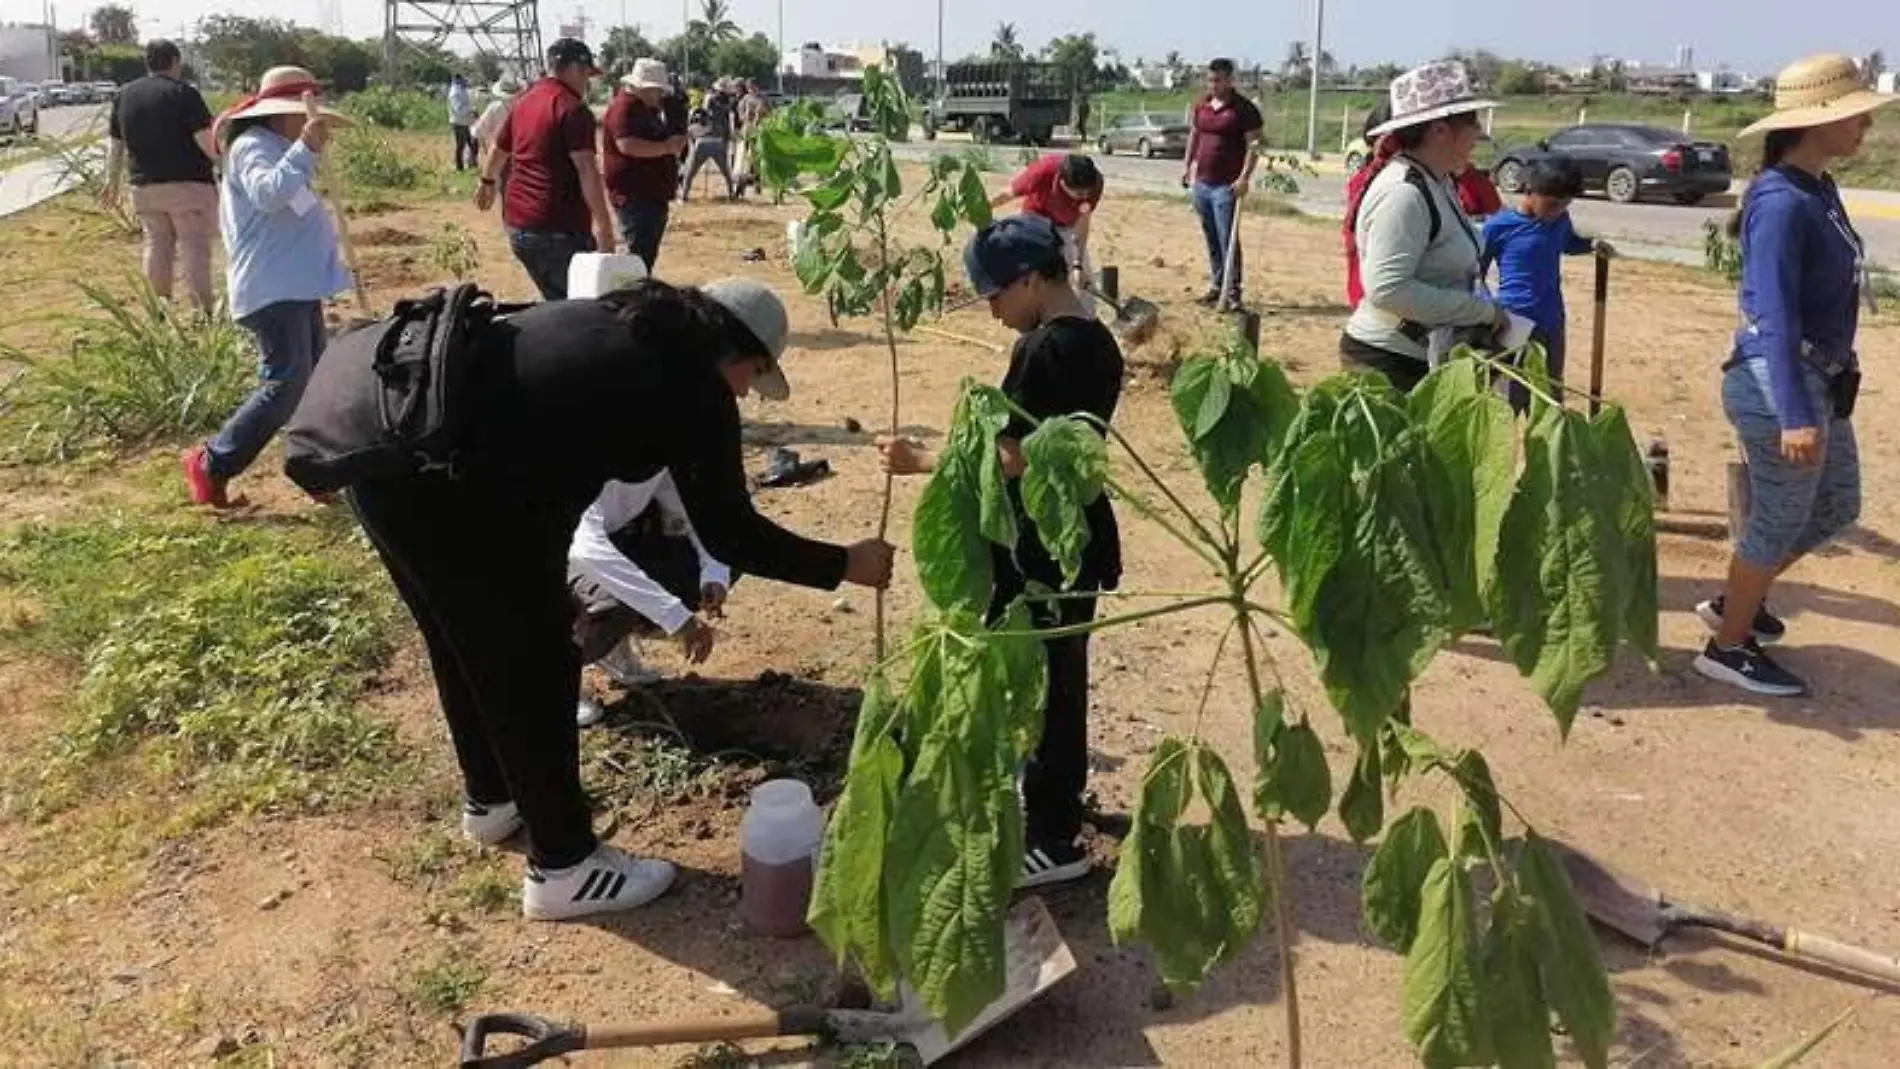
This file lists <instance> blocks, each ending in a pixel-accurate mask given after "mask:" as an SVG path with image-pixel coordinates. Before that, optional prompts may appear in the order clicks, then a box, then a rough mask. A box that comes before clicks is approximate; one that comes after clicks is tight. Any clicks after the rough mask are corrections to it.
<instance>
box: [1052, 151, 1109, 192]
mask: <svg viewBox="0 0 1900 1069" xmlns="http://www.w3.org/2000/svg"><path fill="white" fill-rule="evenodd" d="M1061 177H1062V181H1063V182H1065V183H1067V184H1068V185H1069V186H1071V187H1073V188H1075V189H1094V188H1095V187H1097V186H1099V185H1101V184H1102V172H1101V169H1100V168H1098V167H1096V166H1095V157H1093V156H1084V155H1083V154H1082V153H1080V152H1072V153H1070V154H1069V155H1067V156H1064V157H1063V158H1062V171H1061Z"/></svg>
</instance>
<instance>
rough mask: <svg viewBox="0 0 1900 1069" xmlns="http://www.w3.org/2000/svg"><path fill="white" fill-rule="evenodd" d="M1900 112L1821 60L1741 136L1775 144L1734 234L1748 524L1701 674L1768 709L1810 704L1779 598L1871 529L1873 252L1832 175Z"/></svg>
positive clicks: (1707, 617)
mask: <svg viewBox="0 0 1900 1069" xmlns="http://www.w3.org/2000/svg"><path fill="white" fill-rule="evenodd" d="M1895 99H1896V98H1894V97H1891V96H1885V95H1882V94H1879V93H1873V92H1869V91H1868V90H1867V89H1866V88H1864V86H1863V84H1862V82H1861V78H1860V73H1859V70H1858V69H1857V67H1856V66H1855V63H1854V61H1853V60H1851V59H1848V58H1847V57H1846V56H1812V57H1809V58H1808V59H1804V60H1802V61H1801V62H1799V63H1796V64H1794V65H1793V66H1791V67H1789V68H1788V69H1786V70H1784V71H1782V72H1781V76H1780V78H1778V79H1777V80H1776V83H1775V111H1774V113H1773V114H1771V115H1770V116H1768V118H1766V119H1763V120H1762V121H1760V122H1758V123H1756V124H1755V125H1754V126H1751V127H1749V128H1748V129H1747V130H1744V131H1742V136H1744V137H1747V136H1749V135H1751V134H1755V133H1761V132H1766V133H1767V135H1768V137H1767V142H1766V144H1765V145H1764V146H1763V149H1762V169H1761V172H1760V173H1759V174H1758V175H1756V177H1755V180H1754V181H1753V182H1752V183H1750V184H1749V187H1748V192H1747V193H1746V194H1745V195H1744V197H1743V200H1742V210H1741V212H1740V214H1739V217H1738V219H1737V220H1736V223H1735V224H1732V226H1733V227H1734V228H1735V229H1736V230H1737V231H1738V233H1739V237H1740V238H1741V242H1742V284H1741V312H1742V320H1743V326H1742V328H1741V330H1740V331H1738V332H1737V334H1736V336H1735V348H1734V352H1733V355H1731V356H1730V358H1729V361H1728V363H1726V364H1724V365H1723V366H1722V371H1723V374H1722V407H1723V409H1724V410H1725V411H1726V412H1727V414H1728V418H1729V422H1730V423H1732V424H1734V426H1735V432H1736V435H1737V436H1738V437H1739V438H1740V439H1741V442H1742V451H1743V452H1744V453H1745V454H1746V456H1747V460H1748V490H1749V498H1748V516H1747V520H1746V524H1745V526H1744V527H1743V529H1742V531H1741V532H1740V537H1739V539H1738V540H1737V541H1736V544H1735V554H1734V557H1733V559H1732V560H1731V562H1730V564H1729V574H1728V585H1727V587H1726V588H1725V590H1724V591H1723V594H1722V596H1720V597H1718V598H1715V599H1713V600H1710V601H1705V602H1703V603H1702V604H1701V605H1699V606H1697V608H1696V612H1697V615H1699V616H1700V617H1701V618H1702V620H1703V622H1704V623H1706V624H1707V625H1708V626H1709V627H1710V628H1711V629H1712V630H1714V631H1715V633H1716V634H1715V637H1714V638H1712V639H1710V641H1709V644H1708V647H1707V648H1706V649H1705V650H1704V651H1703V653H1702V655H1701V656H1700V657H1697V658H1696V661H1695V666H1696V670H1697V671H1699V672H1701V673H1702V674H1703V675H1705V676H1708V677H1709V678H1710V679H1714V680H1717V681H1720V682H1723V683H1728V684H1730V685H1732V686H1736V687H1740V688H1742V689H1743V690H1747V691H1750V692H1752V693H1755V694H1767V695H1777V696H1794V695H1799V694H1805V693H1806V692H1807V684H1806V683H1805V682H1804V681H1803V680H1802V679H1801V678H1800V677H1799V676H1797V675H1795V674H1794V673H1793V672H1790V671H1788V670H1787V669H1785V668H1783V667H1782V666H1781V665H1779V664H1777V663H1776V662H1775V661H1774V660H1773V659H1772V658H1770V657H1769V656H1768V655H1767V654H1766V653H1764V652H1763V651H1762V646H1763V645H1764V644H1768V643H1773V642H1778V641H1780V640H1781V639H1782V638H1783V637H1784V636H1785V634H1786V631H1787V629H1786V627H1785V626H1784V625H1783V624H1782V622H1781V620H1779V619H1778V618H1776V617H1775V615H1774V614H1773V613H1771V612H1769V611H1768V607H1767V596H1768V590H1769V588H1770V587H1771V586H1772V585H1773V584H1774V581H1775V579H1776V578H1777V577H1778V576H1780V575H1781V573H1782V572H1784V571H1786V570H1787V569H1788V567H1789V565H1791V564H1793V563H1794V562H1795V561H1797V560H1800V559H1801V558H1802V557H1803V556H1805V555H1807V554H1808V553H1811V552H1813V551H1814V550H1815V549H1817V548H1819V547H1820V546H1821V545H1823V544H1825V543H1827V542H1828V541H1830V540H1831V539H1833V538H1834V537H1835V536H1836V535H1839V534H1840V533H1841V532H1842V531H1844V530H1846V529H1847V528H1848V527H1849V526H1850V525H1852V524H1853V522H1854V521H1855V519H1857V518H1858V517H1859V515H1860V452H1859V448H1858V446H1857V445H1856V443H1855V440H1854V425H1853V424H1852V423H1851V422H1850V421H1849V420H1850V417H1851V416H1852V415H1853V412H1854V401H1855V396H1856V394H1857V393H1858V392H1859V389H1860V360H1859V357H1858V355H1857V354H1856V353H1855V351H1854V336H1855V333H1856V331H1857V330H1858V328H1859V322H1860V302H1861V296H1862V287H1863V286H1864V284H1865V281H1866V252H1865V249H1864V248H1863V246H1862V245H1861V240H1860V235H1859V234H1857V233H1856V232H1855V231H1854V227H1853V224H1852V223H1851V222H1849V221H1848V218H1847V208H1846V206H1845V205H1844V204H1842V202H1841V196H1840V190H1839V189H1838V188H1836V186H1835V184H1834V179H1833V178H1832V177H1831V176H1830V175H1829V174H1828V171H1827V168H1828V165H1829V164H1830V163H1832V162H1833V161H1835V160H1838V159H1845V158H1847V157H1850V156H1853V155H1854V154H1855V153H1857V152H1859V151H1860V147H1861V144H1862V142H1863V141H1864V140H1865V139H1866V136H1867V130H1868V128H1869V127H1870V126H1872V125H1873V116H1872V112H1873V111H1874V109H1876V108H1878V107H1881V106H1882V105H1885V104H1890V103H1892V102H1893V101H1894V100H1895Z"/></svg>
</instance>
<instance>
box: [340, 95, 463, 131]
mask: <svg viewBox="0 0 1900 1069" xmlns="http://www.w3.org/2000/svg"><path fill="white" fill-rule="evenodd" d="M343 110H344V111H345V112H346V113H348V114H349V115H352V116H354V117H355V118H358V119H361V120H363V121H364V122H365V123H368V124H369V125H371V126H380V127H382V128H384V129H385V130H447V129H448V126H449V114H448V107H447V105H446V104H444V103H443V102H442V101H441V100H439V99H437V98H436V97H435V96H433V95H431V94H428V93H424V92H420V91H418V90H414V89H393V88H390V87H389V86H381V85H378V86H371V87H369V88H368V89H365V90H363V91H362V92H360V93H352V94H350V95H349V97H348V98H346V99H345V100H344V101H343Z"/></svg>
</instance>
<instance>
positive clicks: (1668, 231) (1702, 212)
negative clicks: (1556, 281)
mask: <svg viewBox="0 0 1900 1069" xmlns="http://www.w3.org/2000/svg"><path fill="white" fill-rule="evenodd" d="M968 147H969V146H968V143H967V142H959V141H955V140H950V139H943V140H938V141H914V142H911V143H910V144H907V145H901V146H898V151H899V153H900V154H901V155H903V156H905V157H908V158H912V159H924V158H928V157H930V156H933V155H942V154H945V153H955V152H962V151H964V150H965V149H966V148H968ZM994 152H995V153H996V156H997V158H998V159H1000V160H1002V161H1003V162H1004V165H1005V166H1012V167H1013V166H1014V165H1015V162H1016V159H1017V156H1018V155H1019V154H1020V152H1021V149H1018V148H1015V147H1013V146H999V147H997V148H996V149H994ZM1096 162H1097V164H1099V165H1100V166H1101V168H1102V170H1103V172H1104V173H1105V174H1107V176H1108V177H1109V179H1110V180H1112V181H1113V182H1114V183H1115V184H1116V185H1117V186H1121V187H1124V188H1129V187H1132V188H1134V189H1138V190H1140V191H1142V192H1144V193H1162V194H1177V195H1178V194H1180V192H1181V187H1180V178H1181V162H1180V161H1179V160H1143V159H1137V158H1135V157H1132V156H1097V157H1096ZM1299 181H1300V195H1299V197H1298V198H1297V202H1298V204H1299V207H1300V210H1302V211H1304V212H1306V213H1307V214H1309V215H1317V216H1322V217H1326V218H1338V217H1339V216H1340V215H1342V214H1343V212H1344V201H1345V196H1346V180H1345V178H1344V176H1342V175H1339V174H1336V173H1335V174H1329V173H1322V174H1320V175H1318V176H1316V177H1308V176H1302V177H1301V178H1300V180H1299ZM1730 210H1731V209H1729V208H1684V207H1681V206H1679V205H1675V204H1611V203H1610V202H1608V201H1605V200H1601V199H1588V200H1582V201H1579V202H1577V205H1576V207H1575V208H1573V209H1572V213H1573V215H1574V216H1575V218H1576V220H1577V224H1578V226H1579V228H1581V229H1583V230H1585V231H1586V232H1590V233H1596V234H1601V235H1603V236H1604V237H1606V238H1609V239H1610V240H1611V241H1614V242H1616V243H1617V245H1618V247H1619V248H1620V249H1621V250H1622V251H1624V252H1625V253H1627V254H1629V255H1632V256H1639V257H1642V258H1644V259H1655V260H1668V261H1673V262H1678V263H1688V264H1700V263H1701V262H1702V241H1703V226H1704V224H1705V223H1707V222H1708V221H1709V220H1712V219H1713V220H1718V221H1726V220H1727V218H1728V215H1729V212H1730ZM1849 210H1850V211H1851V212H1852V213H1853V215H1854V220H1855V226H1856V227H1858V228H1859V230H1860V232H1861V236H1862V237H1863V238H1864V239H1865V240H1866V242H1867V254H1868V257H1869V259H1871V260H1873V261H1874V262H1875V263H1878V264H1881V265H1883V266H1886V267H1890V268H1894V269H1896V270H1900V194H1880V193H1861V194H1855V195H1854V196H1853V197H1852V198H1851V200H1850V203H1849Z"/></svg>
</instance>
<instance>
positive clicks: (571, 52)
mask: <svg viewBox="0 0 1900 1069" xmlns="http://www.w3.org/2000/svg"><path fill="white" fill-rule="evenodd" d="M575 63H579V64H582V65H583V66H585V67H586V68H587V70H588V73H589V74H599V73H600V67H599V66H597V65H596V64H595V63H594V50H593V49H591V48H589V47H587V42H586V41H578V40H575V39H574V38H572V37H563V38H561V39H560V40H558V41H556V42H554V43H553V44H551V45H549V46H548V67H549V68H550V69H552V70H560V69H561V68H562V67H566V66H569V65H571V64H575Z"/></svg>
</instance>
